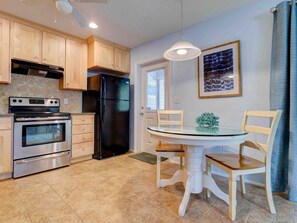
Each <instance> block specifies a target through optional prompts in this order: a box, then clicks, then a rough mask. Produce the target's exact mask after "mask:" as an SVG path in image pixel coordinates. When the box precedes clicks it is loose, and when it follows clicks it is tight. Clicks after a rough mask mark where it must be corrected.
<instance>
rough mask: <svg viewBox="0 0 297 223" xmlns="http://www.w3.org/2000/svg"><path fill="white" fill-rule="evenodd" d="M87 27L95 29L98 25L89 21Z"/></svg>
mask: <svg viewBox="0 0 297 223" xmlns="http://www.w3.org/2000/svg"><path fill="white" fill-rule="evenodd" d="M89 27H90V28H92V29H97V28H98V25H97V24H96V23H94V22H91V23H89Z"/></svg>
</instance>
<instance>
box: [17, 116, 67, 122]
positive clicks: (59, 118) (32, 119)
mask: <svg viewBox="0 0 297 223" xmlns="http://www.w3.org/2000/svg"><path fill="white" fill-rule="evenodd" d="M15 120H16V121H18V122H21V121H51V120H54V121H56V120H69V117H68V116H61V117H44V118H43V117H37V118H16V119H15Z"/></svg>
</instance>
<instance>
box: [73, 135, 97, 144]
mask: <svg viewBox="0 0 297 223" xmlns="http://www.w3.org/2000/svg"><path fill="white" fill-rule="evenodd" d="M92 141H94V133H85V134H79V135H74V136H73V137H72V144H76V143H82V142H92Z"/></svg>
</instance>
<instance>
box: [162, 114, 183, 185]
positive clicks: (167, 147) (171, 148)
mask: <svg viewBox="0 0 297 223" xmlns="http://www.w3.org/2000/svg"><path fill="white" fill-rule="evenodd" d="M170 116H177V117H178V119H175V120H171V119H170V118H171V117H170ZM157 118H158V127H162V126H164V127H166V126H180V127H182V125H183V123H184V112H183V111H182V110H157ZM156 152H157V187H161V186H163V185H161V157H162V156H163V157H166V158H170V157H180V168H181V169H182V168H183V157H184V154H185V153H184V148H183V145H181V144H168V143H166V142H161V141H159V142H158V144H157V146H156Z"/></svg>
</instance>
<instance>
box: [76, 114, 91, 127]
mask: <svg viewBox="0 0 297 223" xmlns="http://www.w3.org/2000/svg"><path fill="white" fill-rule="evenodd" d="M93 123H94V115H73V116H72V125H85V124H93Z"/></svg>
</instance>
